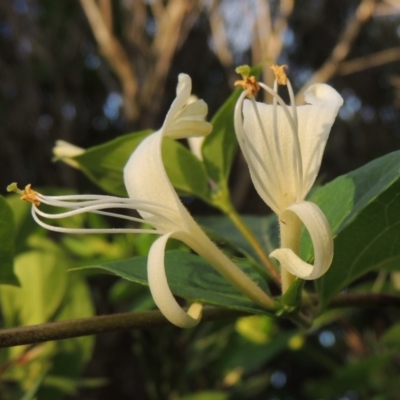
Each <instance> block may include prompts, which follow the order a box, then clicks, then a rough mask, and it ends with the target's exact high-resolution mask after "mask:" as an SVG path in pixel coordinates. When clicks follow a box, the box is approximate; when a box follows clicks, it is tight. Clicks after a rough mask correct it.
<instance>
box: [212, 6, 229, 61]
mask: <svg viewBox="0 0 400 400" xmlns="http://www.w3.org/2000/svg"><path fill="white" fill-rule="evenodd" d="M209 18H210V28H211V34H212V38H213V42H214V46H215V54H216V55H217V57H218V58H219V61H220V62H221V64H222V65H223V66H224V67H225V68H229V67H231V66H232V64H233V55H232V52H231V50H230V48H229V43H228V38H227V35H226V30H225V24H224V21H223V19H222V16H221V11H220V8H219V2H218V1H217V0H214V1H213V3H212V6H211V9H210V13H209Z"/></svg>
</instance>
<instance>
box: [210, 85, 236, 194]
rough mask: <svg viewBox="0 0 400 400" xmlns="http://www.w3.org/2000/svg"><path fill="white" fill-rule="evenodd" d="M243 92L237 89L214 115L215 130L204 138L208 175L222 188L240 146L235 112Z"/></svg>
mask: <svg viewBox="0 0 400 400" xmlns="http://www.w3.org/2000/svg"><path fill="white" fill-rule="evenodd" d="M241 93H242V90H241V89H239V88H238V89H236V90H235V91H234V92H233V93H232V95H231V96H230V97H229V99H228V100H227V101H226V102H225V103H224V104H223V105H222V107H221V108H220V109H219V110H218V111H217V113H216V114H215V115H214V117H213V119H212V120H211V123H212V125H213V130H212V132H211V133H210V134H209V135H208V136H207V137H206V138H205V139H204V142H203V146H202V154H203V161H204V165H205V167H206V170H207V173H208V176H209V177H210V178H211V179H212V180H213V181H214V182H216V183H217V184H218V185H219V186H220V187H222V188H226V187H227V186H228V178H229V173H230V170H231V167H232V162H233V159H234V157H235V154H236V150H237V146H238V144H237V140H236V134H235V128H234V125H233V114H234V110H235V104H236V101H237V99H238V98H239V96H240V94H241Z"/></svg>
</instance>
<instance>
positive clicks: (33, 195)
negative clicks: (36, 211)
mask: <svg viewBox="0 0 400 400" xmlns="http://www.w3.org/2000/svg"><path fill="white" fill-rule="evenodd" d="M21 194H22V196H21V200H26V201H29V203H32V204H34V205H35V206H36V207H37V206H40V201H39V200H38V197H37V195H38V193H37V192H35V191H34V190H32V189H31V184H29V185H26V186H25V189H24V190H23V191H22V192H21Z"/></svg>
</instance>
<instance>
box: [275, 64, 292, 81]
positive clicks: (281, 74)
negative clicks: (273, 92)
mask: <svg viewBox="0 0 400 400" xmlns="http://www.w3.org/2000/svg"><path fill="white" fill-rule="evenodd" d="M287 67H288V66H287V65H276V64H274V65H271V69H272V72H273V73H274V75H275V79H276V81H277V82H278V85H287V81H288V77H287V75H286V72H285V69H287Z"/></svg>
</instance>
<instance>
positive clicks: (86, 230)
mask: <svg viewBox="0 0 400 400" xmlns="http://www.w3.org/2000/svg"><path fill="white" fill-rule="evenodd" d="M31 213H32V217H33V219H34V220H35V221H36V222H37V224H38V225H40V226H42V227H43V228H45V229H48V230H50V231H53V232H61V233H76V234H84V233H112V234H114V233H151V234H157V235H159V234H160V232H159V231H158V230H156V229H141V228H108V229H106V228H104V229H103V228H99V229H92V228H63V227H60V226H52V225H49V224H46V223H45V222H43V221H42V220H40V219H39V217H38V216H37V215H36V213H37V209H36V210H35V208H34V207H32V211H31ZM161 233H163V232H161Z"/></svg>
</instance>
